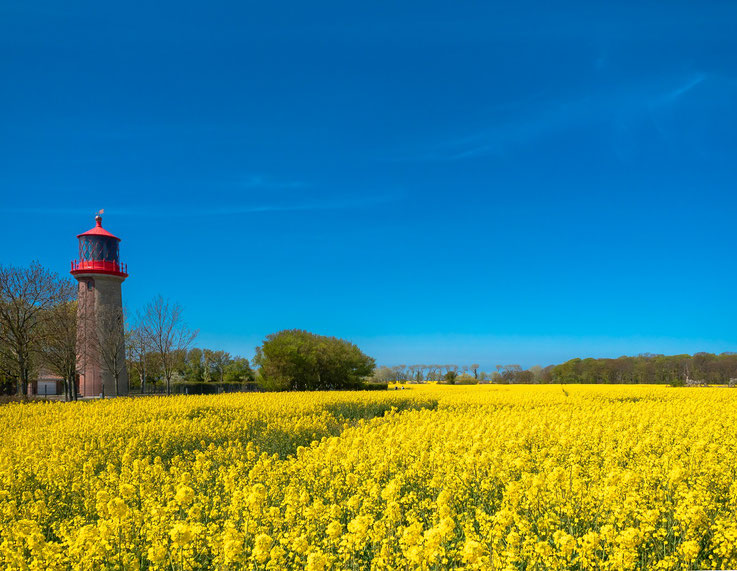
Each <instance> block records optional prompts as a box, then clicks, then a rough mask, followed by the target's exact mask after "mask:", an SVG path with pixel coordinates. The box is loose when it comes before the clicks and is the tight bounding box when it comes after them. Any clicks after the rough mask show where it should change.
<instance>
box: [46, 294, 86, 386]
mask: <svg viewBox="0 0 737 571" xmlns="http://www.w3.org/2000/svg"><path fill="white" fill-rule="evenodd" d="M65 287H66V288H67V290H68V291H66V292H65V293H66V295H67V296H68V297H69V298H71V297H72V296H73V295H74V293H73V292H74V289H75V287H74V284H73V283H72V282H71V281H68V283H67V284H66V286H65ZM42 338H43V343H42V347H41V352H42V360H43V363H44V365H45V366H46V367H48V368H49V369H50V370H51V371H52V372H54V373H56V374H57V375H59V376H60V377H61V378H62V379H64V394H65V396H66V399H67V400H77V385H76V378H77V366H78V362H77V303H76V302H75V301H65V302H62V303H60V304H58V305H57V306H55V307H53V308H52V309H50V310H49V315H48V319H47V320H45V325H44V335H43V336H42Z"/></svg>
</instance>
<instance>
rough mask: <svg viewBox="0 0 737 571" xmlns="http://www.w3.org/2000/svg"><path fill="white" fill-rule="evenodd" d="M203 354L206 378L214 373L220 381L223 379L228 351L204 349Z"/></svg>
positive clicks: (209, 377)
mask: <svg viewBox="0 0 737 571" xmlns="http://www.w3.org/2000/svg"><path fill="white" fill-rule="evenodd" d="M203 356H204V358H205V374H206V375H207V376H208V378H207V379H206V380H210V379H211V378H212V373H215V374H217V377H218V380H219V381H220V382H221V383H222V382H223V381H224V379H225V367H226V366H227V365H228V363H230V353H227V352H225V351H211V350H210V349H205V350H204V351H203Z"/></svg>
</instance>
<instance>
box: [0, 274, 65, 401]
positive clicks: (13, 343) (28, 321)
mask: <svg viewBox="0 0 737 571" xmlns="http://www.w3.org/2000/svg"><path fill="white" fill-rule="evenodd" d="M72 287H73V286H72ZM72 298H73V290H72V291H71V293H70V288H69V280H64V279H62V278H60V277H59V275H58V274H56V273H54V272H50V271H49V270H47V269H46V268H44V267H43V266H42V265H41V264H39V263H38V262H35V261H34V262H31V265H30V266H28V267H27V268H18V267H14V266H0V351H2V352H3V353H4V357H5V359H6V360H7V361H8V362H9V363H11V366H12V374H13V376H14V377H15V378H16V379H17V380H18V382H17V387H16V388H17V392H18V394H19V395H24V394H26V393H27V392H28V382H29V380H30V376H31V371H32V370H33V368H34V366H36V365H37V364H38V363H37V360H38V357H39V354H40V352H41V347H42V342H43V328H44V325H45V322H46V320H47V319H49V317H50V315H51V313H50V310H51V309H52V308H53V307H54V306H56V305H57V304H59V303H63V302H67V301H70V300H71V299H72Z"/></svg>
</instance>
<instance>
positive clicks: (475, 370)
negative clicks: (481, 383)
mask: <svg viewBox="0 0 737 571" xmlns="http://www.w3.org/2000/svg"><path fill="white" fill-rule="evenodd" d="M480 366H481V365H479V364H478V363H474V364H473V365H471V370H472V371H473V377H474V378H475V379H476V380H477V381H478V379H479V367H480Z"/></svg>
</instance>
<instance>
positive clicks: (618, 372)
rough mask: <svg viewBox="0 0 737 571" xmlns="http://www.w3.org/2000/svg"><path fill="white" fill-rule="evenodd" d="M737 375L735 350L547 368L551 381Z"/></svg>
mask: <svg viewBox="0 0 737 571" xmlns="http://www.w3.org/2000/svg"><path fill="white" fill-rule="evenodd" d="M732 379H737V353H732V352H730V353H721V354H719V355H715V354H713V353H695V354H694V355H652V354H650V353H645V354H642V355H638V356H636V357H619V358H617V359H571V360H570V361H566V362H565V363H562V364H560V365H555V366H554V367H552V368H551V369H550V382H553V383H616V384H634V383H645V384H669V385H686V384H715V385H726V384H729V383H730V380H732Z"/></svg>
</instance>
